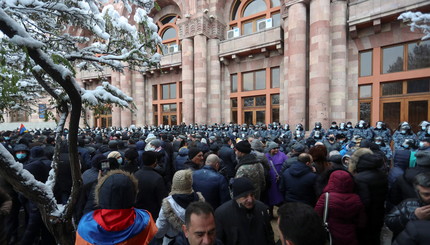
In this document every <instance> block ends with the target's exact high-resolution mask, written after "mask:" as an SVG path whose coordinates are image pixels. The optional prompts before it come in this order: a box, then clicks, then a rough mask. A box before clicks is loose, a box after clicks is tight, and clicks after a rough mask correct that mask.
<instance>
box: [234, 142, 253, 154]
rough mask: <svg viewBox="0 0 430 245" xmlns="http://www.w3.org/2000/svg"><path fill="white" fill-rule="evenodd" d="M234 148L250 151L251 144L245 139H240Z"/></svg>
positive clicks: (244, 151) (245, 151)
mask: <svg viewBox="0 0 430 245" xmlns="http://www.w3.org/2000/svg"><path fill="white" fill-rule="evenodd" d="M234 148H236V150H238V151H240V152H242V153H247V154H249V153H251V144H249V142H248V141H247V140H242V141H240V142H239V143H237V144H236V146H235V147H234Z"/></svg>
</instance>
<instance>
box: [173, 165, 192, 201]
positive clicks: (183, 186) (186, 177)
mask: <svg viewBox="0 0 430 245" xmlns="http://www.w3.org/2000/svg"><path fill="white" fill-rule="evenodd" d="M191 193H193V171H192V170H191V169H185V170H179V171H177V172H176V173H175V175H173V179H172V191H171V192H170V195H173V194H191Z"/></svg>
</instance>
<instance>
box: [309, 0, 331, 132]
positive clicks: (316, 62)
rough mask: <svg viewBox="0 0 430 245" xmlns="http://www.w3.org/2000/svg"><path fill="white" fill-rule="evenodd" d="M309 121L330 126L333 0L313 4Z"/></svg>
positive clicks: (318, 1) (312, 2) (321, 0)
mask: <svg viewBox="0 0 430 245" xmlns="http://www.w3.org/2000/svg"><path fill="white" fill-rule="evenodd" d="M309 39H310V45H309V121H310V125H313V123H314V122H321V123H322V126H323V127H324V128H327V127H328V126H329V110H330V98H329V96H330V0H312V1H311V4H310V38H309Z"/></svg>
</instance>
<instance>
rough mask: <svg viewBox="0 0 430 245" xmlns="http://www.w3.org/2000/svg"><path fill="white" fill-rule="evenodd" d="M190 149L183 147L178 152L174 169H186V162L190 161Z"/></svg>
mask: <svg viewBox="0 0 430 245" xmlns="http://www.w3.org/2000/svg"><path fill="white" fill-rule="evenodd" d="M188 152H189V150H188V148H187V147H182V148H180V149H179V151H178V155H177V156H176V158H175V162H174V164H173V165H174V167H175V169H176V171H178V170H182V169H185V168H186V167H185V162H186V161H187V160H188Z"/></svg>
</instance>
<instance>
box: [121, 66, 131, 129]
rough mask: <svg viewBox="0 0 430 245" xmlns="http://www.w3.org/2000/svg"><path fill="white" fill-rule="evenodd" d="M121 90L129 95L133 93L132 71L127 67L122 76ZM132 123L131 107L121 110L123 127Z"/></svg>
mask: <svg viewBox="0 0 430 245" xmlns="http://www.w3.org/2000/svg"><path fill="white" fill-rule="evenodd" d="M120 80H121V81H120V84H121V90H122V92H124V93H125V94H126V95H128V96H130V97H131V96H132V95H131V91H132V89H131V71H130V70H129V69H128V68H126V69H124V73H121V77H120ZM130 125H131V111H130V110H129V109H122V110H121V127H128V126H130Z"/></svg>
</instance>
